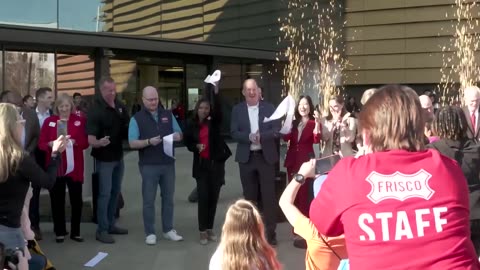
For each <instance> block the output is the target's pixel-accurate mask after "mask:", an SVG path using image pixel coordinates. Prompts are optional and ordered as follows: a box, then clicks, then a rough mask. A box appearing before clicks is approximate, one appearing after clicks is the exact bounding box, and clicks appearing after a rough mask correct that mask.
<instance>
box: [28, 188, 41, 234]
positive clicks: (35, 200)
mask: <svg viewBox="0 0 480 270" xmlns="http://www.w3.org/2000/svg"><path fill="white" fill-rule="evenodd" d="M40 190H41V188H40V187H35V186H32V198H31V199H30V206H29V209H28V216H29V218H30V224H31V225H30V226H31V227H32V228H33V229H36V230H39V229H40Z"/></svg>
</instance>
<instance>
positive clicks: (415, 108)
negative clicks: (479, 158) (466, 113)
mask: <svg viewBox="0 0 480 270" xmlns="http://www.w3.org/2000/svg"><path fill="white" fill-rule="evenodd" d="M359 122H360V127H361V128H362V130H361V132H362V136H363V142H364V145H365V146H366V147H367V149H368V150H367V154H366V155H364V156H360V157H358V158H353V157H348V158H344V159H342V160H340V161H339V162H338V163H337V165H336V166H335V167H334V168H333V169H332V171H331V172H330V173H329V175H328V178H327V180H326V181H325V183H324V184H323V186H322V188H321V190H320V192H319V194H318V196H317V197H316V198H315V199H314V200H313V202H312V205H311V207H310V219H311V220H312V222H313V223H314V224H315V226H316V228H317V229H318V231H319V232H320V233H322V234H325V235H327V236H338V235H341V234H343V233H344V234H345V241H346V245H347V250H348V255H349V259H350V266H351V269H356V270H362V269H368V270H370V269H375V270H381V269H422V270H427V269H449V270H452V269H468V270H477V269H480V264H479V261H478V258H476V255H475V250H474V247H473V244H472V242H471V241H470V228H469V226H470V225H469V215H470V211H469V204H468V188H467V184H466V183H467V182H466V180H465V177H464V176H463V173H462V170H461V168H460V167H459V166H458V165H457V163H456V162H455V161H453V160H452V159H450V158H447V157H445V156H442V155H441V154H440V153H438V152H437V151H435V150H425V149H424V148H425V146H424V140H423V138H424V135H423V126H424V124H425V121H424V119H423V116H422V108H421V105H420V101H419V99H418V96H417V94H416V93H415V91H414V90H412V89H411V88H408V87H404V86H398V85H387V86H384V87H382V88H381V89H379V91H378V92H377V93H375V94H374V95H373V96H372V97H371V98H370V99H369V100H368V102H367V103H366V104H365V106H364V108H363V110H362V112H361V113H360V117H359Z"/></svg>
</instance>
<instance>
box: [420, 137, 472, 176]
mask: <svg viewBox="0 0 480 270" xmlns="http://www.w3.org/2000/svg"><path fill="white" fill-rule="evenodd" d="M427 148H433V149H436V150H437V151H439V152H440V153H441V154H442V155H444V156H447V157H449V158H451V159H454V160H456V161H457V162H458V164H459V165H460V167H461V168H462V171H463V174H464V175H465V178H466V179H467V182H468V184H469V185H475V184H480V144H478V143H476V142H475V141H473V140H465V141H452V140H447V139H442V140H438V141H436V142H433V143H432V144H429V145H427Z"/></svg>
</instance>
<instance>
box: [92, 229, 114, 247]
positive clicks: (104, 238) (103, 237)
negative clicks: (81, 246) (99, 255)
mask: <svg viewBox="0 0 480 270" xmlns="http://www.w3.org/2000/svg"><path fill="white" fill-rule="evenodd" d="M96 239H97V240H98V241H99V242H102V243H104V244H113V243H115V239H113V237H112V236H111V235H110V234H108V233H107V232H97V235H96Z"/></svg>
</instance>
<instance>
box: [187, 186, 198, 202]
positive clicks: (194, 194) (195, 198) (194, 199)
mask: <svg viewBox="0 0 480 270" xmlns="http://www.w3.org/2000/svg"><path fill="white" fill-rule="evenodd" d="M188 201H189V202H191V203H196V202H198V192H197V187H195V188H194V189H193V190H192V192H190V195H188Z"/></svg>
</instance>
